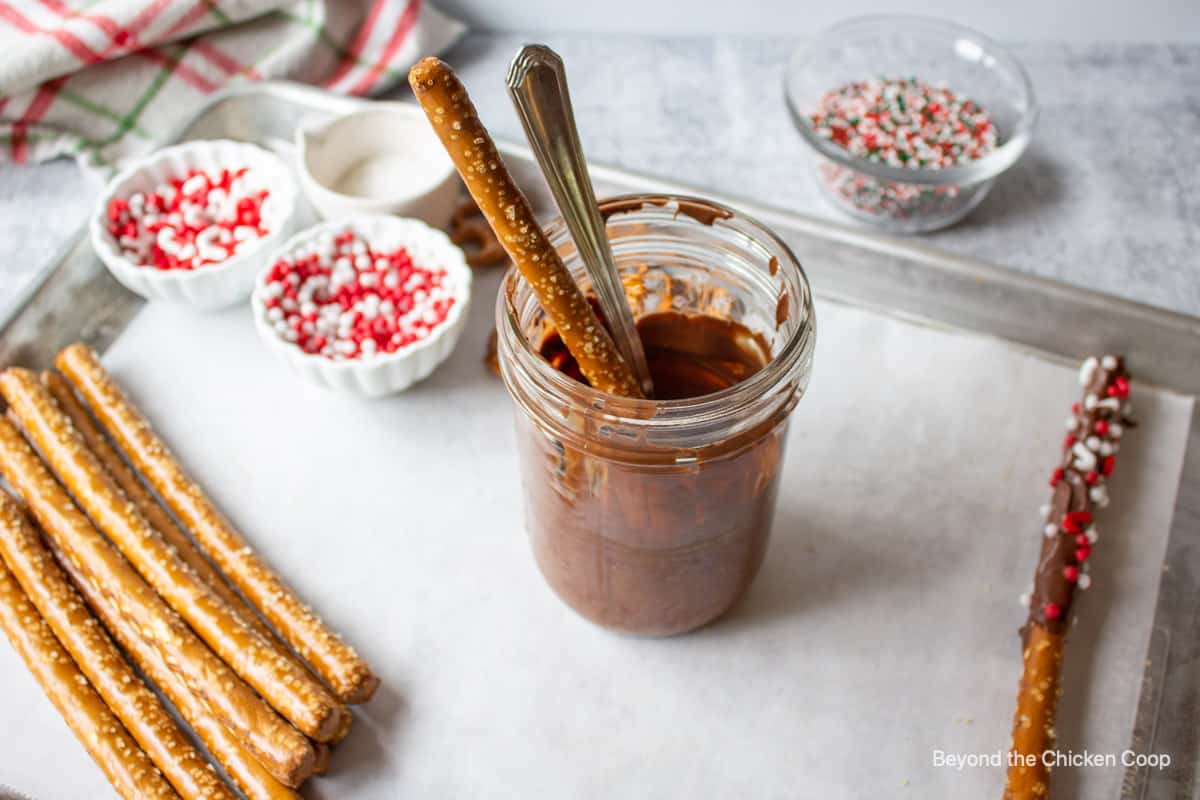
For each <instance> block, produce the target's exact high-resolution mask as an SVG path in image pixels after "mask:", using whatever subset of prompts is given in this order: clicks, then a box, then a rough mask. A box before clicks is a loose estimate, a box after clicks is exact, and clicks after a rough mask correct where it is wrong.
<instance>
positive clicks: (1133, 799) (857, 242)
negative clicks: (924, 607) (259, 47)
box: [0, 83, 1200, 800]
mask: <svg viewBox="0 0 1200 800" xmlns="http://www.w3.org/2000/svg"><path fill="white" fill-rule="evenodd" d="M362 102H363V101H360V100H354V99H348V98H342V97H337V96H333V95H329V94H327V93H325V92H322V91H320V90H316V89H312V88H310V87H306V86H302V85H297V84H289V83H268V84H257V85H251V86H246V87H241V88H239V89H236V90H233V91H230V92H226V93H224V94H222V95H219V96H217V97H215V98H214V99H213V100H212V101H211V102H210V103H209V104H208V105H207V106H206V107H205V108H203V109H202V110H201V111H200V112H198V114H197V115H196V116H195V117H194V118H193V119H192V120H190V121H189V122H187V123H186V124H185V125H184V126H182V127H181V129H180V130H179V131H178V132H177V134H176V136H175V137H173V138H174V140H176V141H183V140H187V139H196V138H233V139H240V140H245V141H252V142H256V143H259V144H261V145H264V146H267V147H269V148H271V149H275V150H277V151H281V152H287V151H290V150H291V140H292V133H293V131H294V130H295V128H296V126H297V125H304V124H310V123H313V122H316V121H318V120H320V119H322V118H327V117H329V116H330V115H333V114H338V113H343V112H345V111H347V110H351V109H353V108H355V107H357V106H358V105H359V104H361V103H362ZM502 149H503V151H504V153H505V157H506V160H507V161H508V163H509V165H510V166H511V167H512V168H513V169H514V172H516V174H517V175H518V179H519V180H521V182H522V183H523V185H524V186H526V187H527V189H528V190H529V191H530V193H531V195H533V196H534V201H535V204H538V203H541V204H542V207H545V203H546V197H545V195H544V192H543V191H542V189H541V182H540V180H539V179H537V178H536V168H535V165H534V163H533V161H532V159H531V156H530V154H529V152H528V150H527V149H525V148H524V147H523V146H518V145H504V146H503V147H502ZM592 176H593V180H594V181H595V182H596V184H597V192H598V193H599V194H601V195H605V194H617V193H626V192H681V193H686V194H701V195H706V196H710V197H715V198H716V199H718V200H722V201H724V202H726V203H728V204H729V205H732V206H735V207H737V208H739V209H742V210H743V211H745V212H746V213H748V214H750V215H752V216H755V217H757V218H759V219H760V220H761V221H763V222H764V223H766V224H767V225H768V226H770V227H771V228H773V229H774V230H775V231H776V232H778V233H779V234H780V235H781V236H782V237H783V238H784V239H785V240H786V241H787V242H788V243H789V245H791V246H792V248H793V249H794V250H795V251H796V252H800V253H803V254H804V255H805V263H806V268H807V270H808V273H809V276H810V278H811V280H812V283H813V286H814V289H815V292H816V294H817V296H818V297H819V298H821V299H824V300H835V301H839V302H844V303H848V304H851V305H856V306H861V307H866V308H869V309H871V310H873V311H876V312H879V313H884V314H887V315H892V316H897V317H901V318H904V319H906V320H910V321H916V322H919V323H920V324H924V325H929V326H935V327H944V328H949V329H962V330H968V331H972V332H975V333H981V334H985V335H988V336H992V337H996V338H998V339H1001V340H1004V341H1006V342H1008V343H1011V344H1012V346H1014V347H1019V348H1026V349H1031V350H1035V351H1037V352H1038V353H1040V354H1041V355H1043V356H1045V357H1048V358H1051V359H1055V360H1060V361H1075V360H1078V359H1079V358H1081V357H1083V356H1085V355H1088V354H1091V353H1095V352H1099V351H1104V350H1110V349H1120V350H1122V351H1124V352H1126V353H1127V354H1128V355H1129V357H1130V359H1131V362H1132V363H1134V364H1136V365H1137V368H1138V376H1139V379H1140V380H1143V381H1145V382H1148V383H1151V384H1154V385H1156V386H1159V387H1162V388H1166V389H1170V390H1173V391H1176V392H1179V393H1182V394H1187V395H1200V319H1197V318H1193V317H1188V316H1184V315H1180V314H1174V313H1171V312H1167V311H1163V310H1159V309H1155V308H1152V307H1149V306H1144V305H1140V304H1137V303H1132V302H1129V301H1125V300H1122V299H1119V298H1114V297H1110V296H1107V295H1102V294H1097V293H1094V292H1089V291H1086V290H1081V289H1077V288H1072V287H1067V286H1064V285H1062V284H1059V283H1055V282H1052V281H1047V280H1044V279H1039V278H1034V277H1029V276H1024V275H1021V274H1018V273H1015V272H1011V271H1008V270H1004V269H1001V268H999V267H995V266H992V265H989V264H985V263H982V262H979V261H976V260H973V259H970V258H965V257H961V256H954V255H949V254H946V253H942V252H940V251H936V250H933V249H931V248H927V247H925V246H923V245H922V244H921V243H920V242H918V241H915V240H902V239H894V238H888V237H884V236H878V235H875V234H872V233H869V232H864V231H862V230H858V229H854V228H850V227H847V226H842V225H838V224H836V223H831V222H828V221H826V220H820V219H816V218H813V217H808V216H805V215H801V214H797V213H794V212H790V211H786V210H783V209H778V208H772V207H769V206H765V205H762V204H760V203H757V202H753V201H748V200H745V199H741V198H731V197H721V196H719V195H718V196H715V195H713V193H712V192H707V191H705V190H703V189H697V188H694V187H688V186H683V185H679V184H676V183H673V182H671V181H666V180H662V179H659V178H655V177H652V176H646V175H639V174H634V173H631V172H627V171H623V170H619V169H611V168H605V167H593V171H592ZM141 307H142V301H141V299H140V298H138V297H136V296H135V295H133V294H131V293H129V292H128V291H127V290H125V289H124V288H123V287H121V286H120V285H119V284H117V283H116V282H115V281H114V280H113V279H112V278H111V277H110V276H109V275H108V273H107V271H105V269H104V268H103V266H102V265H101V264H100V262H99V261H98V260H97V259H96V258H95V256H94V255H93V254H92V252H91V249H90V246H89V245H88V243H87V241H86V237H84V236H83V235H82V234H81V235H80V236H79V237H78V238H77V240H76V241H75V242H74V243H73V244H72V245H70V246H69V247H68V249H67V250H66V252H65V253H64V254H63V256H62V257H61V258H60V259H58V260H57V261H56V262H55V263H54V264H53V265H52V266H51V267H50V268H49V269H48V271H47V272H46V273H45V274H44V276H43V278H42V280H41V281H40V282H39V283H37V284H36V285H35V286H33V287H32V288H31V289H30V290H29V291H28V293H27V295H26V296H25V297H24V298H21V299H20V301H19V302H18V303H17V304H16V305H15V311H14V312H13V314H12V315H11V316H10V318H9V319H8V320H7V321H5V322H4V323H3V327H0V364H14V363H18V364H25V365H29V366H36V367H40V366H45V365H47V364H48V363H50V361H51V359H52V356H53V354H54V353H55V352H57V350H58V349H60V348H61V347H62V346H64V345H65V344H67V343H69V342H71V341H75V340H78V339H83V340H85V341H87V342H89V343H90V344H92V345H93V346H95V347H97V348H98V349H100V350H104V349H105V348H106V347H107V346H108V344H109V343H111V342H112V341H113V339H114V338H115V337H116V336H117V335H118V334H119V333H120V332H121V331H122V330H123V329H124V328H125V326H126V325H127V324H128V322H129V321H130V320H131V319H132V318H133V317H134V316H135V315H136V314H137V313H138V311H139V310H140V308H141ZM1197 416H1200V414H1198V415H1197ZM1197 421H1198V420H1197V418H1193V425H1192V428H1191V433H1190V438H1189V442H1188V455H1187V459H1186V462H1185V464H1184V468H1183V474H1182V483H1181V486H1180V489H1179V492H1178V500H1177V505H1176V508H1175V513H1174V522H1173V526H1172V534H1171V538H1170V541H1169V544H1168V551H1167V559H1166V562H1165V563H1167V564H1170V565H1171V568H1170V569H1169V570H1165V569H1164V572H1163V577H1162V583H1161V587H1160V593H1159V598H1158V605H1157V611H1156V615H1155V620H1154V629H1153V632H1152V636H1151V644H1150V651H1149V652H1148V653H1147V664H1148V667H1147V670H1146V672H1145V674H1144V675H1143V676H1142V696H1141V701H1140V704H1139V710H1138V716H1137V720H1136V722H1135V725H1134V730H1133V735H1132V741H1131V743H1130V747H1131V749H1133V750H1135V751H1137V752H1146V753H1151V752H1152V753H1166V754H1169V755H1171V757H1172V766H1171V768H1170V769H1167V770H1153V771H1152V770H1148V769H1143V770H1137V769H1131V770H1129V771H1128V772H1127V773H1126V776H1125V785H1124V789H1123V791H1122V794H1121V797H1122V800H1140V799H1141V798H1160V797H1162V798H1188V799H1189V800H1191V799H1192V798H1193V797H1194V791H1195V788H1196V769H1197V759H1198V756H1200V738H1198V731H1197V726H1196V719H1197V714H1198V713H1200V630H1198V626H1197V625H1196V620H1197V619H1200V547H1197V546H1196V545H1195V542H1194V537H1195V535H1196V531H1197V528H1198V523H1200V425H1197V424H1196V422H1197Z"/></svg>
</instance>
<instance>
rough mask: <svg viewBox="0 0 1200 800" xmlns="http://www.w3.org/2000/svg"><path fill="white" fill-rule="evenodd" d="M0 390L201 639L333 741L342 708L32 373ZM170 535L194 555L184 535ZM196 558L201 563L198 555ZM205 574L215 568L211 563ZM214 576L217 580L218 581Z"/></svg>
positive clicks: (288, 713)
mask: <svg viewBox="0 0 1200 800" xmlns="http://www.w3.org/2000/svg"><path fill="white" fill-rule="evenodd" d="M0 393H2V394H3V395H4V396H5V398H6V399H7V400H8V401H9V405H10V406H11V407H12V411H13V412H15V413H16V415H17V417H18V418H19V419H20V421H21V425H22V426H23V428H24V429H25V431H26V433H27V434H28V435H30V436H31V437H32V439H33V441H34V444H35V445H36V446H37V448H38V449H39V450H40V451H41V452H42V455H43V457H44V458H46V460H47V462H48V463H49V465H50V467H51V469H52V470H53V471H54V472H55V473H57V474H58V476H59V478H60V480H62V482H63V483H64V484H66V486H67V488H68V489H69V490H70V491H71V493H72V494H74V495H75V498H76V501H77V502H78V503H79V504H80V505H81V506H82V507H83V510H84V511H86V512H87V513H88V515H89V516H91V518H92V519H93V520H95V521H96V523H97V524H98V526H99V527H100V528H101V529H102V530H103V531H104V532H105V533H106V534H108V537H109V538H110V539H112V541H113V542H114V543H115V544H116V545H117V547H118V548H120V550H121V551H122V552H123V553H124V554H125V557H126V558H127V559H129V561H130V563H132V564H133V565H134V567H135V568H136V569H137V570H138V572H140V573H141V575H142V577H144V578H145V579H146V580H147V582H149V583H150V585H152V586H153V587H154V588H155V589H157V590H158V593H159V594H160V595H162V597H163V599H164V600H166V601H167V602H168V603H169V604H170V605H171V607H172V608H174V609H175V610H176V611H178V612H179V614H180V615H181V616H182V617H183V618H184V619H185V620H187V622H188V623H189V624H190V625H191V626H192V628H193V630H195V631H196V633H198V634H200V638H202V639H204V641H205V642H206V643H207V644H208V646H209V647H211V648H212V649H213V650H214V651H215V652H216V653H217V655H219V656H221V658H222V659H223V660H224V661H225V663H226V664H229V666H231V667H233V670H234V672H236V673H238V675H240V676H241V677H242V679H243V680H245V681H246V682H247V683H248V684H250V685H251V686H252V687H254V688H255V689H256V690H258V693H259V694H260V695H262V697H263V698H264V699H265V700H266V701H267V702H269V703H270V704H271V705H272V706H273V707H274V708H275V709H276V710H277V711H279V713H281V714H283V716H284V718H286V719H288V720H289V721H290V722H292V724H294V725H295V726H296V727H298V728H299V729H300V730H302V731H304V733H305V734H307V735H308V736H311V737H312V738H314V739H316V740H318V741H327V740H328V739H329V738H330V737H332V736H333V734H334V733H335V732H336V731H337V730H338V728H339V727H341V724H342V715H343V714H344V713H346V711H345V709H344V708H343V707H342V705H341V703H339V702H338V701H337V700H336V699H334V698H333V696H332V695H330V694H329V692H328V691H326V689H325V687H324V686H322V685H321V684H320V683H319V682H318V681H317V679H316V678H314V677H312V675H311V674H310V673H309V672H308V670H307V669H306V668H305V667H304V666H302V665H301V664H300V663H299V662H298V661H296V660H295V659H294V658H293V657H292V656H291V654H289V653H287V651H286V650H284V649H282V648H280V647H277V646H276V645H275V643H274V641H273V639H274V637H270V638H268V637H267V636H264V635H263V633H262V631H260V630H259V629H258V628H256V627H255V626H254V625H253V623H252V622H251V621H250V619H248V618H247V617H253V616H254V615H253V614H250V613H249V609H245V606H244V605H242V604H240V603H239V605H242V608H243V609H245V610H244V611H241V612H239V610H238V608H237V607H236V606H232V605H230V604H229V603H228V602H226V601H225V599H224V598H223V597H221V595H220V594H219V593H218V592H217V591H216V590H215V589H213V587H212V584H211V583H210V582H209V581H205V580H204V579H203V578H202V577H201V576H200V574H199V573H198V571H197V570H196V569H195V568H194V567H193V566H192V565H191V564H190V563H189V562H188V561H187V560H186V559H185V558H183V556H182V554H181V553H180V551H179V545H178V544H176V543H175V542H170V543H168V541H167V540H166V537H165V536H162V535H161V531H160V530H159V529H157V528H155V527H154V526H152V525H151V524H150V523H149V522H148V521H147V518H146V517H145V516H144V515H143V514H142V513H141V510H140V507H139V506H138V504H137V503H136V502H133V503H131V502H130V500H132V498H131V497H129V496H128V495H127V494H125V492H124V491H123V490H122V489H121V488H120V487H119V486H117V484H116V483H115V481H114V479H113V478H112V475H111V473H110V472H109V470H107V469H105V465H104V463H103V462H102V461H101V460H100V458H99V457H98V456H97V455H96V454H95V453H94V452H93V451H92V450H91V449H89V447H88V445H87V442H86V440H85V439H84V437H83V436H82V434H81V433H80V432H79V431H78V429H77V428H76V427H75V425H74V423H73V422H72V420H71V418H70V417H69V416H68V415H67V414H65V413H64V412H63V411H62V409H61V408H60V407H59V405H58V403H57V402H56V401H55V400H54V398H53V396H52V395H51V394H50V392H49V391H48V390H47V388H46V387H45V386H44V385H43V384H42V383H41V382H40V381H38V379H37V378H36V377H35V376H34V375H33V373H31V372H28V371H26V370H23V369H9V370H6V371H5V372H4V373H2V374H0ZM134 480H135V481H136V478H134ZM143 493H144V489H143ZM147 499H149V498H147ZM159 510H160V511H161V509H159ZM162 516H164V517H165V516H166V515H165V514H163V515H162ZM174 530H175V532H176V533H177V534H178V535H179V536H180V537H182V539H183V544H184V546H185V547H186V548H187V549H189V550H193V552H194V548H192V547H190V542H189V541H188V540H187V537H186V536H184V535H183V532H182V531H179V530H178V528H175V529H174ZM196 560H197V561H200V562H201V563H203V559H202V558H200V557H199V555H198V554H196ZM208 570H209V571H210V572H212V571H213V570H212V566H211V565H208ZM212 577H213V578H214V579H216V580H217V581H218V582H219V580H220V578H219V576H217V575H215V574H214V575H213V576H212ZM260 622H261V621H260Z"/></svg>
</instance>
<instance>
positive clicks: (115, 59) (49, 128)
mask: <svg viewBox="0 0 1200 800" xmlns="http://www.w3.org/2000/svg"><path fill="white" fill-rule="evenodd" d="M463 30H464V27H463V25H462V24H461V23H459V22H458V21H456V20H453V19H451V18H449V17H447V16H446V15H444V14H442V13H441V12H439V11H438V10H437V9H436V8H434V7H433V6H432V5H430V4H429V3H428V2H422V0H0V53H4V55H3V56H0V161H16V162H24V161H44V160H47V159H50V158H55V157H57V156H62V155H69V156H72V157H74V158H76V159H77V160H78V161H79V162H80V163H81V164H83V165H84V166H86V167H89V168H93V169H98V170H101V171H109V170H111V169H113V168H115V167H117V166H119V165H120V163H121V162H122V161H123V160H125V159H128V158H130V157H133V156H138V155H142V154H144V153H147V152H149V151H150V150H153V149H154V148H155V147H157V146H158V145H159V144H161V143H162V140H163V137H165V136H166V135H167V134H168V132H169V131H171V130H172V129H173V128H174V127H175V125H176V124H177V123H178V122H179V121H180V120H181V119H182V118H184V117H185V116H187V115H188V114H189V113H191V112H193V111H194V110H195V109H196V107H197V106H198V105H199V104H200V103H202V102H203V101H204V99H205V98H206V97H207V96H208V95H211V94H212V93H213V92H216V91H217V90H219V89H221V88H223V87H225V86H228V85H229V84H231V83H234V82H236V81H247V80H250V81H254V80H265V79H268V78H280V77H290V78H294V79H296V80H301V81H305V82H308V83H313V84H316V85H320V86H324V87H325V88H327V89H330V90H332V91H335V92H341V93H345V94H354V95H366V94H371V93H375V92H378V91H381V90H383V89H385V88H387V87H389V86H391V85H393V84H395V83H397V82H399V81H402V80H403V79H404V77H405V76H406V74H407V72H408V68H409V66H410V65H411V64H412V63H413V62H415V61H416V60H417V59H419V58H421V57H422V56H425V55H428V54H430V53H438V52H441V51H442V50H444V49H445V48H447V47H449V46H450V45H451V44H452V43H453V42H454V41H455V40H456V39H457V38H458V37H459V36H460V35H461V34H462V32H463Z"/></svg>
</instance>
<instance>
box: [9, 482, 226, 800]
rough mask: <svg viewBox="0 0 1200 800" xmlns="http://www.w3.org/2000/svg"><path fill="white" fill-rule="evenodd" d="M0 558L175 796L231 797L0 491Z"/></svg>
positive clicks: (23, 519)
mask: <svg viewBox="0 0 1200 800" xmlns="http://www.w3.org/2000/svg"><path fill="white" fill-rule="evenodd" d="M0 556H2V557H3V559H4V561H5V562H7V566H8V569H9V571H10V572H11V573H12V574H13V576H14V577H15V578H16V579H17V582H18V583H20V584H21V588H22V589H24V591H25V594H26V595H27V596H28V597H29V599H30V600H31V601H32V602H33V604H34V606H36V607H37V610H38V612H39V613H40V614H41V615H42V619H44V620H45V621H46V623H47V624H48V625H49V626H50V629H51V630H52V631H54V635H55V636H56V637H57V638H58V640H59V642H61V643H62V645H63V647H64V648H66V650H67V652H68V653H70V655H71V657H72V658H73V659H74V660H75V663H76V664H77V665H79V668H80V669H81V670H82V671H83V674H84V675H85V676H86V677H87V679H88V680H89V681H91V683H92V686H93V687H94V688H95V690H96V692H97V693H98V694H99V695H100V697H101V698H102V699H103V700H104V702H105V703H106V704H107V705H108V707H109V709H111V710H112V712H113V714H114V715H116V717H117V719H119V720H120V721H121V724H122V725H124V726H125V729H126V730H127V731H128V732H129V733H130V735H132V736H133V738H134V739H135V740H136V741H137V743H138V744H139V745H140V746H141V748H142V749H143V750H144V751H145V753H146V755H148V756H149V757H150V760H151V761H153V762H154V764H155V765H156V766H157V767H158V768H159V770H160V771H161V772H162V774H163V776H164V777H165V778H166V779H167V780H168V781H169V782H170V783H171V785H172V786H174V787H175V790H176V791H177V792H179V794H180V796H181V797H184V798H188V799H189V800H190V799H191V798H212V799H213V800H216V798H228V800H233V797H234V795H233V793H232V792H230V791H229V790H228V789H227V788H226V787H225V784H224V783H222V782H221V779H220V778H219V777H218V776H217V773H216V772H215V771H214V770H213V768H212V767H211V766H210V765H209V763H208V762H207V761H205V759H204V757H203V756H201V755H200V754H199V753H198V752H196V749H195V748H194V747H192V745H191V742H189V741H188V740H187V738H186V737H185V736H184V735H183V733H182V732H180V730H179V727H178V726H177V725H176V724H175V720H174V719H173V718H172V717H171V715H170V714H168V713H167V710H166V709H165V708H163V706H162V703H160V702H159V700H158V697H157V696H156V695H155V694H154V692H152V691H150V690H149V689H148V688H146V685H145V684H144V683H142V681H141V679H140V678H138V676H137V675H136V674H135V673H134V671H133V670H132V669H131V668H130V666H129V664H127V663H126V662H125V659H124V658H122V657H121V653H120V652H119V651H118V650H117V647H116V645H114V644H113V642H112V640H111V639H109V638H108V635H107V634H106V633H105V632H104V629H103V628H101V627H100V626H99V625H97V624H96V618H95V617H93V616H92V615H91V613H89V612H88V610H87V607H86V606H84V605H83V602H82V601H81V600H80V598H79V594H78V592H76V591H75V588H74V587H73V586H72V585H71V583H70V581H68V580H67V577H66V576H65V575H64V574H63V572H62V570H61V569H60V568H59V567H58V565H57V564H56V563H55V562H54V558H53V557H52V556H51V555H50V553H49V552H48V551H47V550H46V547H45V545H43V544H42V540H41V536H40V535H39V534H38V532H37V531H36V530H35V529H34V528H33V526H32V525H31V524H30V523H29V521H28V519H27V518H26V517H25V515H24V513H23V512H22V511H21V509H20V508H19V507H18V506H17V504H16V502H15V501H14V500H13V499H12V498H11V497H9V496H8V494H7V493H6V492H4V491H0Z"/></svg>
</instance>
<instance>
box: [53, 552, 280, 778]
mask: <svg viewBox="0 0 1200 800" xmlns="http://www.w3.org/2000/svg"><path fill="white" fill-rule="evenodd" d="M49 547H50V550H51V551H52V552H53V554H54V557H55V558H56V559H57V560H58V563H59V565H60V566H61V567H62V569H63V570H64V571H65V572H66V573H67V575H69V576H70V578H71V581H72V583H74V585H75V587H76V589H78V591H79V593H80V594H81V595H83V597H84V599H85V600H86V601H87V604H88V605H89V606H91V609H92V611H93V612H94V613H95V614H96V616H97V617H99V618H100V621H101V622H103V623H104V627H106V628H108V631H109V633H110V634H112V636H113V638H114V639H116V640H117V642H119V643H120V645H121V647H122V648H124V650H125V653H126V654H127V655H128V656H129V658H130V659H131V660H132V661H133V663H135V664H137V666H138V669H140V670H141V671H142V672H143V673H144V674H145V675H146V677H148V678H149V679H150V680H151V681H153V682H154V683H155V685H157V686H158V689H159V691H161V692H162V693H163V696H165V697H166V698H167V699H168V700H170V701H171V705H173V706H175V710H176V711H178V712H179V716H181V717H183V720H184V722H186V723H187V724H188V725H189V726H190V727H191V729H192V730H193V731H195V732H196V735H197V736H199V737H200V741H202V742H204V746H205V747H207V748H208V752H210V753H212V755H213V758H215V759H216V760H217V762H218V763H219V764H220V765H221V768H222V769H224V770H225V774H227V775H228V776H229V777H230V778H231V779H232V780H233V783H234V785H236V786H237V788H238V789H240V790H241V791H242V793H243V794H244V795H246V797H248V798H249V800H299V797H300V795H298V794H296V793H295V792H293V791H292V790H291V789H289V788H288V787H286V786H284V785H283V784H282V783H280V782H279V781H278V780H276V779H275V777H274V776H272V775H271V773H270V772H268V771H267V770H266V768H264V767H263V766H262V764H260V763H259V762H258V760H257V759H256V758H255V757H254V756H253V755H251V754H250V752H249V751H248V750H246V748H244V747H243V746H242V745H241V743H240V742H239V741H238V739H237V737H235V736H234V735H233V734H232V733H230V732H229V731H228V730H227V729H226V728H225V726H224V725H222V724H221V721H220V720H218V719H217V718H216V716H214V715H213V713H212V712H211V711H210V710H209V709H208V706H206V705H205V704H204V702H203V701H202V700H201V699H200V698H199V697H198V696H197V695H195V694H193V693H192V691H191V690H190V689H188V688H187V686H185V685H184V683H183V681H182V680H181V679H180V678H179V676H178V675H176V674H175V673H174V672H173V671H171V669H170V668H169V667H168V666H167V664H166V662H165V661H163V658H162V656H161V655H159V653H158V651H157V650H155V649H154V647H153V646H152V645H151V644H150V642H149V641H147V640H146V638H145V637H143V636H142V635H141V633H140V632H139V631H138V629H137V626H136V625H134V624H133V623H132V622H130V620H128V619H126V618H125V617H124V616H123V615H122V614H121V613H120V612H119V611H118V610H117V606H116V604H114V603H113V602H112V601H110V600H109V599H108V598H107V597H106V596H105V595H104V594H103V593H102V592H101V591H100V590H99V589H98V588H97V584H96V582H95V581H94V580H92V579H91V578H90V577H89V576H87V575H86V574H85V573H84V572H83V571H82V570H80V569H79V568H77V567H76V566H75V565H74V564H73V563H72V562H71V559H70V558H68V557H67V555H66V554H65V553H64V552H63V551H62V549H61V548H59V547H58V546H57V545H56V544H54V542H50V543H49Z"/></svg>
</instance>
